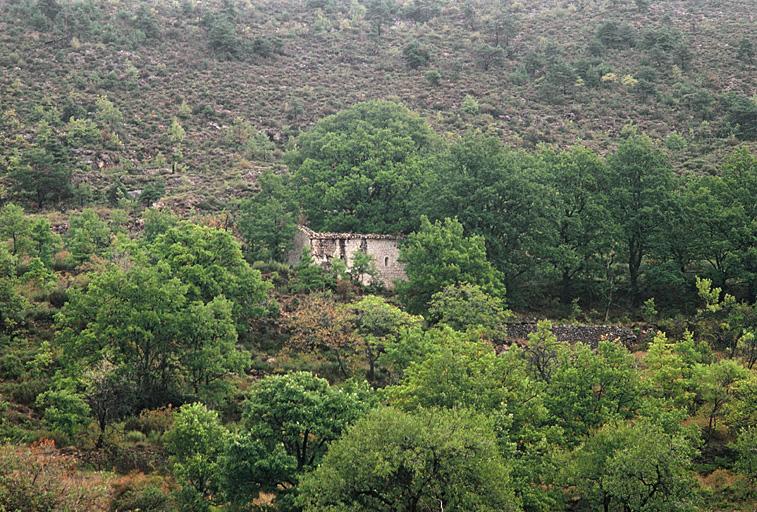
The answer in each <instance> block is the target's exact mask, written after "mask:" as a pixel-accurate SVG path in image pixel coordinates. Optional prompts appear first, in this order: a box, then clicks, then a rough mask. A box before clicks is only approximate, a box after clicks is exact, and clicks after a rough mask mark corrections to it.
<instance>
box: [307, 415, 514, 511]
mask: <svg viewBox="0 0 757 512" xmlns="http://www.w3.org/2000/svg"><path fill="white" fill-rule="evenodd" d="M300 490H301V498H300V503H301V504H302V507H303V509H304V510H305V511H306V512H311V511H313V512H314V511H318V510H334V511H347V510H350V511H352V512H363V511H386V512H390V511H392V512H411V511H414V510H437V509H439V508H440V507H441V508H443V509H444V510H449V511H463V510H478V511H492V512H493V511H495V510H496V511H511V510H520V505H519V503H518V500H517V499H516V498H515V496H514V493H513V484H512V481H511V478H510V474H509V468H508V467H507V465H506V463H505V462H504V460H503V459H502V457H501V455H499V452H498V450H497V442H496V439H495V436H494V434H493V432H492V426H491V423H490V422H489V421H488V419H487V418H486V417H483V416H478V415H476V414H473V413H471V412H469V411H466V410H460V411H439V410H429V411H419V412H418V413H415V414H409V413H405V412H401V411H398V410H395V409H390V408H383V409H379V410H378V411H375V412H373V413H371V414H370V415H368V416H367V417H366V418H364V419H363V420H361V421H359V422H358V423H357V424H356V425H355V426H354V427H353V428H352V429H350V430H349V431H348V432H347V434H346V435H345V436H344V437H342V438H341V439H339V440H338V441H336V442H334V443H332V444H331V446H330V448H329V451H328V454H327V455H326V457H325V459H324V461H323V463H322V464H321V465H320V466H318V468H317V469H316V470H315V471H314V472H313V473H310V474H309V475H307V476H306V477H305V478H304V480H303V482H302V484H301V487H300Z"/></svg>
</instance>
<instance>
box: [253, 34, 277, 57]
mask: <svg viewBox="0 0 757 512" xmlns="http://www.w3.org/2000/svg"><path fill="white" fill-rule="evenodd" d="M282 46H283V43H282V42H281V39H279V38H278V37H267V36H259V37H256V38H255V39H254V40H253V41H252V46H251V50H252V53H254V54H256V55H260V56H261V57H271V56H272V55H274V54H280V53H281V50H282Z"/></svg>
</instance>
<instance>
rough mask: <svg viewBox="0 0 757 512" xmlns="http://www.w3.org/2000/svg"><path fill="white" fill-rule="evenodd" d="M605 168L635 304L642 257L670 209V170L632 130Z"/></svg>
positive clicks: (645, 139)
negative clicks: (607, 167)
mask: <svg viewBox="0 0 757 512" xmlns="http://www.w3.org/2000/svg"><path fill="white" fill-rule="evenodd" d="M609 169H610V193H609V199H610V204H611V211H612V213H613V215H614V219H615V222H616V223H617V224H618V226H619V227H620V236H621V237H622V240H623V244H624V246H625V255H626V260H627V262H628V276H629V285H630V295H631V300H632V302H633V305H634V306H638V305H639V304H640V303H641V290H640V288H639V276H640V274H641V271H642V263H643V261H644V257H645V256H646V255H647V254H649V251H650V249H651V246H652V243H653V241H654V240H655V238H656V237H657V236H658V235H659V234H660V233H662V232H664V226H665V222H666V219H667V216H668V212H669V211H670V196H671V190H672V180H673V171H672V170H671V168H670V166H669V164H668V161H667V159H666V158H665V155H664V154H663V153H662V152H661V151H660V150H659V149H657V148H656V147H655V145H654V143H653V142H652V140H651V139H650V138H649V137H647V136H645V135H641V134H638V133H636V132H635V131H634V132H632V133H630V134H629V135H628V136H627V137H626V139H625V140H624V141H623V142H622V143H621V145H620V147H619V148H618V149H617V151H616V152H615V153H614V154H612V155H611V156H610V158H609Z"/></svg>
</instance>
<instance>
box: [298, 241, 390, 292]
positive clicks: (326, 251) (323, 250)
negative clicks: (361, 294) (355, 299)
mask: <svg viewBox="0 0 757 512" xmlns="http://www.w3.org/2000/svg"><path fill="white" fill-rule="evenodd" d="M305 247H309V248H310V252H311V254H312V256H313V260H314V261H315V262H316V263H317V264H319V265H321V266H324V267H327V266H329V265H331V262H332V261H333V260H335V259H340V260H342V261H344V262H346V263H347V268H348V269H349V268H351V267H352V260H353V258H354V255H355V253H356V252H358V251H361V250H362V251H365V252H366V253H367V254H369V255H370V256H371V257H373V261H374V262H375V264H376V269H377V270H378V278H379V279H380V280H381V282H382V283H383V284H384V286H386V287H387V288H389V289H391V288H394V282H395V281H397V280H398V279H404V278H405V269H404V267H403V265H402V264H401V263H400V262H399V255H400V254H399V239H398V238H396V237H392V236H388V235H372V234H368V235H360V234H354V233H316V232H314V231H311V230H309V229H307V228H304V227H300V229H298V231H297V234H296V235H295V238H294V244H293V248H292V251H291V252H290V254H289V258H288V261H289V263H290V264H295V263H297V262H298V261H299V259H300V257H301V256H302V251H303V249H304V248H305ZM368 279H369V276H363V284H368V282H367V281H368Z"/></svg>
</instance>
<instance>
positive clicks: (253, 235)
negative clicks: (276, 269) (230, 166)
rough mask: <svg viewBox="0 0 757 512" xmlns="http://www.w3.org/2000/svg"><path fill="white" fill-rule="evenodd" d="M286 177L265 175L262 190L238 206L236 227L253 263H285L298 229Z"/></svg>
mask: <svg viewBox="0 0 757 512" xmlns="http://www.w3.org/2000/svg"><path fill="white" fill-rule="evenodd" d="M288 181H289V180H288V179H287V178H286V177H283V176H280V175H277V174H273V173H270V172H269V173H265V174H263V175H262V176H261V177H260V180H259V184H260V191H259V192H258V193H257V194H255V195H254V196H253V197H251V198H250V199H247V200H245V201H243V202H242V203H241V204H240V207H239V219H238V221H237V226H238V227H239V231H240V233H241V234H242V237H243V238H244V240H245V242H246V248H245V249H246V253H247V254H248V256H249V257H250V259H252V260H262V261H269V260H274V261H285V260H286V258H287V255H288V253H289V251H290V249H291V248H292V242H293V241H294V235H295V233H296V230H297V223H296V222H297V217H296V212H297V208H296V205H295V203H294V200H293V198H292V194H291V189H290V188H289V182H288Z"/></svg>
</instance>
